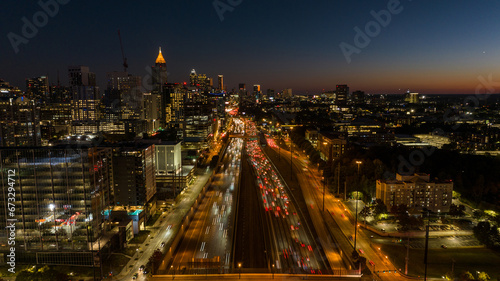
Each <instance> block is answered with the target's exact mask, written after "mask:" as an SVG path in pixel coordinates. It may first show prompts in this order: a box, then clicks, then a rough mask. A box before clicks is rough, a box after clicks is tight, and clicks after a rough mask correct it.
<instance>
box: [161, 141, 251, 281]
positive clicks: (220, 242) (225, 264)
mask: <svg viewBox="0 0 500 281" xmlns="http://www.w3.org/2000/svg"><path fill="white" fill-rule="evenodd" d="M242 145H243V140H241V139H231V140H230V143H229V145H228V148H227V150H226V151H225V153H224V155H223V158H222V160H221V162H220V163H221V166H219V167H217V169H219V171H218V173H217V174H216V175H215V179H214V181H213V182H212V185H211V186H210V187H209V189H208V190H207V192H206V194H205V197H204V199H203V200H202V202H201V203H200V205H199V206H198V209H197V211H196V213H195V215H194V218H193V220H192V221H191V223H190V225H189V227H188V229H187V231H186V232H185V234H184V237H183V239H182V241H181V243H180V245H179V247H178V248H177V251H176V253H175V255H174V257H173V261H172V262H171V263H170V264H169V265H168V267H167V268H170V269H169V274H174V273H177V274H179V273H181V274H208V273H219V272H220V273H222V272H227V271H228V270H229V269H230V267H231V249H232V239H233V238H232V233H233V227H234V226H233V218H234V211H233V210H234V209H235V208H236V202H235V200H233V198H234V193H235V189H236V188H237V186H238V182H239V173H240V165H241V149H242Z"/></svg>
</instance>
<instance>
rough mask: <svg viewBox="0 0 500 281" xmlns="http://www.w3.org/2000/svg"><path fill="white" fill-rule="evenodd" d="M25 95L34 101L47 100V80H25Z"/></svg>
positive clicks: (44, 77) (35, 78)
mask: <svg viewBox="0 0 500 281" xmlns="http://www.w3.org/2000/svg"><path fill="white" fill-rule="evenodd" d="M26 95H27V96H28V98H30V99H33V100H35V101H39V100H49V79H48V78H47V76H40V77H34V78H29V79H26Z"/></svg>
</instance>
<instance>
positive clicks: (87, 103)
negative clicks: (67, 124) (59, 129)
mask: <svg viewBox="0 0 500 281" xmlns="http://www.w3.org/2000/svg"><path fill="white" fill-rule="evenodd" d="M68 76H69V81H70V86H71V92H72V99H71V102H72V105H73V106H72V119H73V122H72V128H71V131H72V133H73V134H77V135H81V134H89V133H90V134H95V133H97V132H98V131H99V120H100V118H101V115H100V114H101V96H100V93H99V88H98V87H96V80H95V74H94V73H92V72H90V71H89V68H88V67H87V66H81V65H80V66H70V67H68Z"/></svg>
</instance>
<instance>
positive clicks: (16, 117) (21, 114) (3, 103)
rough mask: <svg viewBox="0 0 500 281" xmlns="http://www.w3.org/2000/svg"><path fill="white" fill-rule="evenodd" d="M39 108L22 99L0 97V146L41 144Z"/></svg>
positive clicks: (32, 102) (29, 100)
mask: <svg viewBox="0 0 500 281" xmlns="http://www.w3.org/2000/svg"><path fill="white" fill-rule="evenodd" d="M39 118H40V108H39V106H38V105H37V104H36V102H35V101H34V100H31V99H27V98H24V97H17V98H14V97H11V98H6V97H0V146H11V147H17V146H36V145H40V144H41V143H40V142H41V133H40V119H39Z"/></svg>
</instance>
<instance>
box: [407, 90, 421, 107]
mask: <svg viewBox="0 0 500 281" xmlns="http://www.w3.org/2000/svg"><path fill="white" fill-rule="evenodd" d="M405 101H406V102H408V103H415V104H416V103H419V102H420V95H419V94H418V93H411V92H410V90H408V91H407V92H406V94H405Z"/></svg>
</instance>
